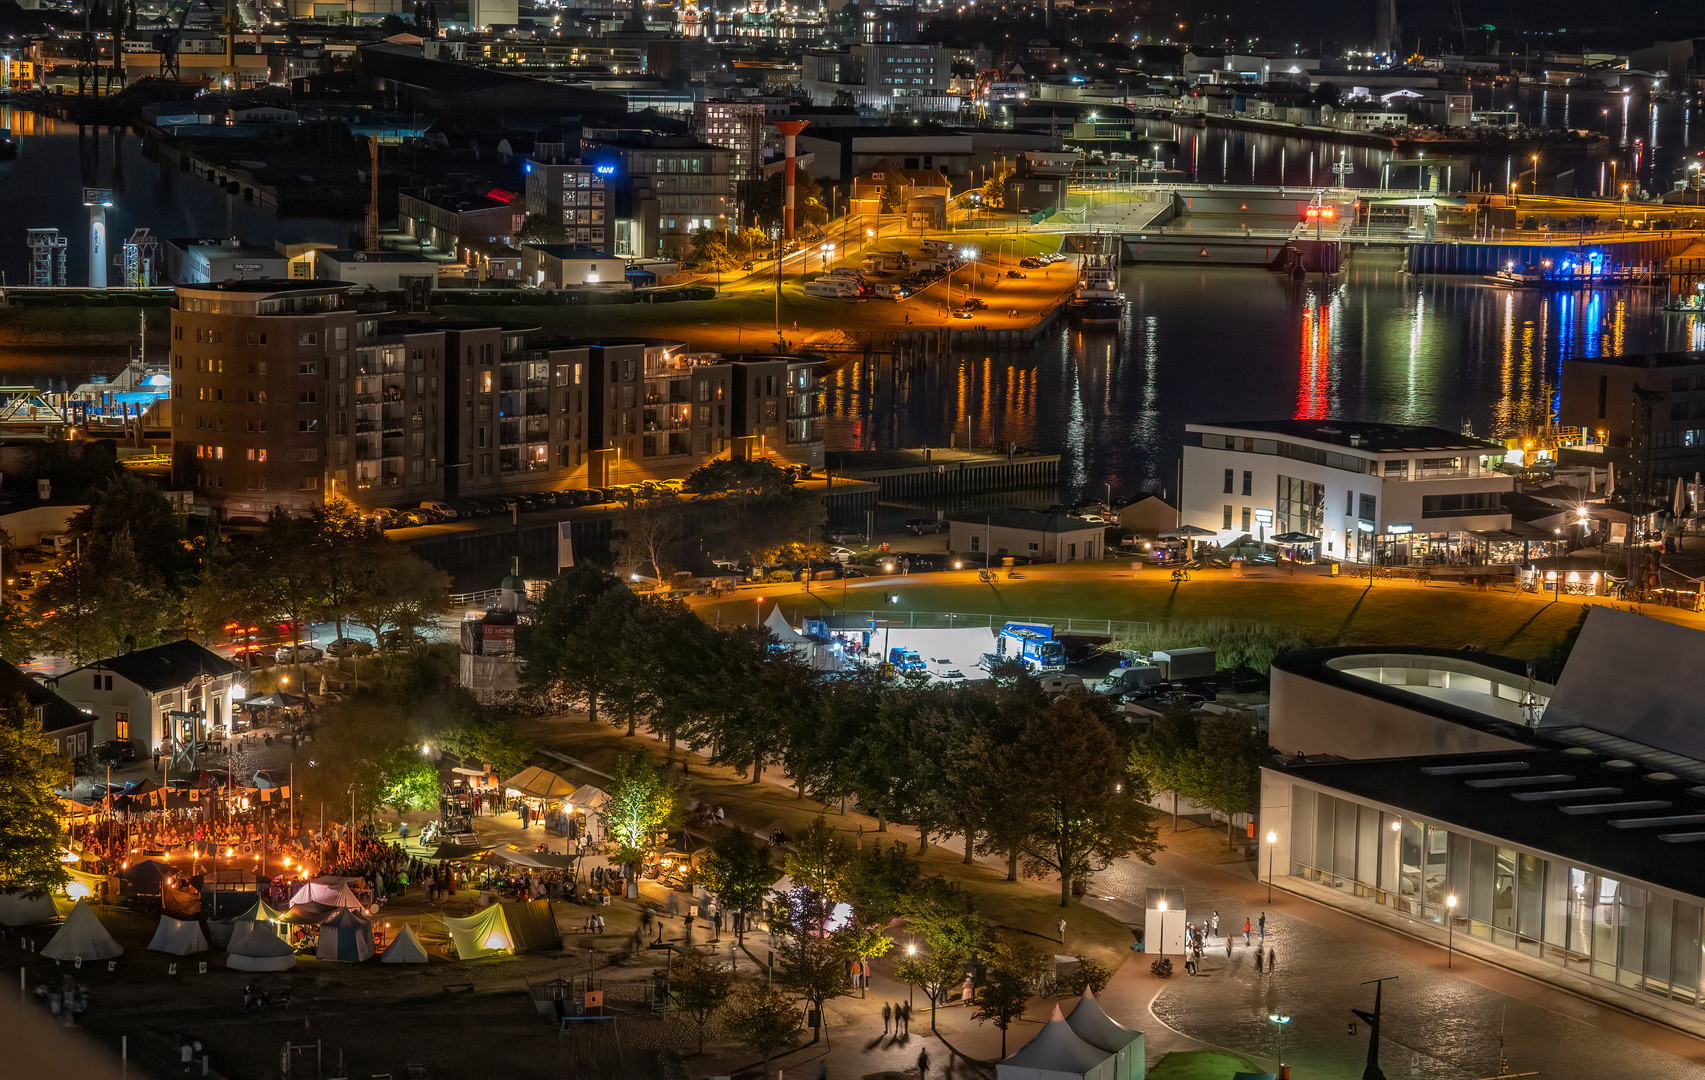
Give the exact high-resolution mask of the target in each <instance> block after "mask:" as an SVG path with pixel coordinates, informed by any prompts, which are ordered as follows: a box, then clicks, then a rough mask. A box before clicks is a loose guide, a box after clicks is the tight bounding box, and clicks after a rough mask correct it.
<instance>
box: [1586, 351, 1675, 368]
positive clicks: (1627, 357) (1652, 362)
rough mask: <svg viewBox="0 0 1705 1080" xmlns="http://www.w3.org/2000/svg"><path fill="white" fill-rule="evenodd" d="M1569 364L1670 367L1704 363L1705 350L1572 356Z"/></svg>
mask: <svg viewBox="0 0 1705 1080" xmlns="http://www.w3.org/2000/svg"><path fill="white" fill-rule="evenodd" d="M1565 362H1566V363H1570V364H1609V365H1610V366H1612V367H1626V368H1672V367H1693V366H1696V365H1705V352H1700V351H1697V350H1696V351H1693V352H1656V353H1625V354H1623V355H1621V356H1574V357H1570V358H1569V359H1568V360H1567V361H1565Z"/></svg>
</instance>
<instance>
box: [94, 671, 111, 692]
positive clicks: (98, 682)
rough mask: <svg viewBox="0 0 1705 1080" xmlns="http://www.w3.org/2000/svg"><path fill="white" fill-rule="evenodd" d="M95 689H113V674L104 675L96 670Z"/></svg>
mask: <svg viewBox="0 0 1705 1080" xmlns="http://www.w3.org/2000/svg"><path fill="white" fill-rule="evenodd" d="M95 689H96V690H111V689H112V676H111V675H102V674H100V673H99V672H96V673H95Z"/></svg>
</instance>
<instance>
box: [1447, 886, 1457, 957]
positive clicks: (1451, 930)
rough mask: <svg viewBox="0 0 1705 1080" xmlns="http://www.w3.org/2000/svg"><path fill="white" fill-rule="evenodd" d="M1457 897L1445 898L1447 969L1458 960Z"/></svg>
mask: <svg viewBox="0 0 1705 1080" xmlns="http://www.w3.org/2000/svg"><path fill="white" fill-rule="evenodd" d="M1455 932H1456V895H1455V894H1454V893H1453V894H1452V895H1450V896H1447V897H1445V967H1447V968H1449V967H1450V966H1451V962H1452V961H1453V960H1455V959H1456V939H1455V937H1454V934H1455Z"/></svg>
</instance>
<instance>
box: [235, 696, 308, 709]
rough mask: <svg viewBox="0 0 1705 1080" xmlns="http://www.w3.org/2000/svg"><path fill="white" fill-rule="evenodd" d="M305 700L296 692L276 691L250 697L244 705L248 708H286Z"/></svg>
mask: <svg viewBox="0 0 1705 1080" xmlns="http://www.w3.org/2000/svg"><path fill="white" fill-rule="evenodd" d="M304 701H305V699H304V698H299V697H297V696H296V695H295V694H285V693H277V692H275V693H271V694H261V695H259V696H257V697H252V698H249V699H248V700H247V701H244V702H243V707H244V708H248V709H284V708H288V707H290V706H292V705H301V704H303V703H304Z"/></svg>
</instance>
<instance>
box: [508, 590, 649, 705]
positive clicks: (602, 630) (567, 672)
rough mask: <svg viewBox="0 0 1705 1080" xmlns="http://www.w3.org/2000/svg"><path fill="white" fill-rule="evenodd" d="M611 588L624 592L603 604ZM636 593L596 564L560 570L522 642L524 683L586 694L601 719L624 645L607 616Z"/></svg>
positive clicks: (526, 686) (536, 688) (531, 687)
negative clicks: (603, 700)
mask: <svg viewBox="0 0 1705 1080" xmlns="http://www.w3.org/2000/svg"><path fill="white" fill-rule="evenodd" d="M610 594H620V595H618V596H617V598H616V599H614V600H610V601H609V602H608V603H605V604H604V606H603V607H602V608H599V604H600V602H601V601H605V600H606V598H607V597H609V596H610ZM624 596H625V597H626V599H623V598H622V597H624ZM632 599H633V594H632V593H631V592H629V591H628V589H627V587H626V586H624V585H623V584H622V583H621V581H620V580H618V579H617V578H616V577H614V576H613V575H611V574H609V573H606V572H605V571H603V570H600V569H598V568H597V567H595V566H589V565H584V564H582V565H580V566H575V567H571V568H570V569H568V570H565V571H563V572H562V573H560V574H558V575H557V577H556V580H555V581H552V582H551V584H550V587H549V588H547V589H546V590H545V595H544V597H543V598H542V599H541V600H540V601H539V603H538V604H537V605H536V606H535V607H534V609H533V625H532V627H531V628H530V632H529V633H528V634H526V635H525V636H524V637H522V639H521V640H520V641H519V642H517V645H516V651H517V653H518V654H519V656H520V658H521V685H522V687H523V688H524V689H527V690H529V691H532V692H534V693H540V692H545V691H551V690H555V691H560V692H562V693H564V694H567V695H568V696H569V697H571V698H576V697H578V698H584V700H585V701H586V713H587V717H588V719H590V720H591V721H592V722H593V723H597V722H598V704H599V698H600V697H601V696H602V695H603V692H604V688H605V686H606V685H607V684H608V682H609V679H610V673H611V671H612V670H613V669H614V667H615V666H616V665H617V664H618V663H619V662H620V660H621V655H622V648H623V643H622V641H621V639H620V637H619V636H618V635H616V634H614V633H612V632H611V626H610V625H609V623H608V621H607V620H609V619H610V618H611V617H612V614H613V613H614V612H615V611H616V610H617V609H618V608H620V607H621V606H622V605H624V604H627V603H629V602H631V601H632ZM594 609H597V611H596V618H594V615H595V610H594Z"/></svg>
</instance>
